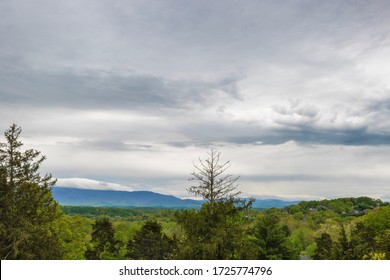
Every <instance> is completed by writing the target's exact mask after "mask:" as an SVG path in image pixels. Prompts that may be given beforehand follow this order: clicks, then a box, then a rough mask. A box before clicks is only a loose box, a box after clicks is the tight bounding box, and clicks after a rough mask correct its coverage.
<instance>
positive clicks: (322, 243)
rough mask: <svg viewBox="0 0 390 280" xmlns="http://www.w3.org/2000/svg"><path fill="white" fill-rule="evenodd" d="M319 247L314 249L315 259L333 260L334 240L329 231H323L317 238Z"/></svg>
mask: <svg viewBox="0 0 390 280" xmlns="http://www.w3.org/2000/svg"><path fill="white" fill-rule="evenodd" d="M315 241H316V244H317V248H316V249H315V251H314V255H313V259H315V260H331V259H333V256H334V255H333V241H332V237H331V236H330V235H329V234H328V233H325V232H324V233H322V234H321V235H320V236H318V237H317V238H316V240H315Z"/></svg>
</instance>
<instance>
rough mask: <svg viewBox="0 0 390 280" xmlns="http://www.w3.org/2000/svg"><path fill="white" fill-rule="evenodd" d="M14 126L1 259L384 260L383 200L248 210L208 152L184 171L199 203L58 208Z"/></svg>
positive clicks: (3, 154)
mask: <svg viewBox="0 0 390 280" xmlns="http://www.w3.org/2000/svg"><path fill="white" fill-rule="evenodd" d="M20 134H21V128H20V127H18V126H17V125H15V124H14V125H12V126H11V127H10V128H9V129H8V130H7V131H6V132H5V134H4V135H5V139H6V142H5V143H0V258H1V259H2V260H5V259H24V260H30V259H64V260H65V259H66V260H68V259H69V260H83V259H91V260H115V259H120V260H123V259H134V260H152V259H154V260H155V259H157V260H163V259H190V260H191V259H193V260H208V259H221V260H228V259H236V260H240V259H262V260H294V259H301V260H306V259H314V260H349V259H353V260H355V259H370V260H381V259H390V206H389V203H387V202H383V201H381V200H378V199H373V198H369V197H357V198H353V197H350V198H338V199H329V200H321V201H302V202H299V203H298V204H295V205H291V206H287V207H284V208H271V209H255V208H253V207H252V204H253V199H252V198H249V199H242V198H240V194H241V193H240V191H238V190H237V183H236V182H237V180H238V179H239V177H236V176H233V175H231V174H228V168H229V167H230V162H229V161H227V162H223V161H221V159H220V155H221V154H220V152H218V151H216V150H211V151H210V152H209V154H208V155H209V157H208V158H207V159H206V160H199V163H198V164H195V165H194V172H193V173H191V181H192V183H193V185H192V186H191V187H190V188H189V189H188V191H189V192H190V193H192V194H194V195H198V196H200V197H202V198H203V199H204V201H205V202H204V203H203V205H202V207H201V208H200V209H158V208H98V207H78V206H60V205H59V204H58V203H57V202H56V201H55V200H54V199H53V196H52V193H51V187H52V186H54V185H55V183H56V180H55V179H54V178H52V176H51V175H50V174H45V175H41V174H40V165H41V163H42V162H43V161H44V160H45V159H46V158H45V156H42V155H41V152H40V151H37V150H25V151H23V150H22V146H23V143H22V142H21V141H20V140H19V136H20Z"/></svg>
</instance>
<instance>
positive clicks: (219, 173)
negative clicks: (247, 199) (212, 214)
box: [188, 149, 241, 205]
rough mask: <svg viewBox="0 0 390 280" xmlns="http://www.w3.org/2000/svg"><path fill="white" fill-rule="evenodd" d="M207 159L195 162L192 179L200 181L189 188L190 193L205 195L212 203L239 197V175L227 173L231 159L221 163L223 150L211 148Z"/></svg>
mask: <svg viewBox="0 0 390 280" xmlns="http://www.w3.org/2000/svg"><path fill="white" fill-rule="evenodd" d="M208 155H209V158H207V159H206V160H201V159H199V164H198V165H196V164H195V163H194V171H193V172H192V173H191V177H190V179H189V180H190V181H195V182H198V184H197V185H193V186H191V187H190V188H189V189H188V192H189V193H193V194H195V195H198V196H201V197H203V198H204V199H205V200H207V201H208V202H209V203H210V204H211V205H213V204H214V203H215V202H217V201H220V200H224V199H229V198H232V197H237V196H238V195H240V194H241V192H240V191H236V189H237V186H238V184H237V180H238V178H239V176H233V175H231V174H226V171H227V169H228V168H229V167H230V166H231V164H230V161H226V162H225V163H221V159H220V157H221V152H218V151H216V150H214V149H211V150H210V152H209V153H208Z"/></svg>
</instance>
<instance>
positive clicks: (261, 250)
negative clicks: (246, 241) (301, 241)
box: [254, 213, 298, 260]
mask: <svg viewBox="0 0 390 280" xmlns="http://www.w3.org/2000/svg"><path fill="white" fill-rule="evenodd" d="M254 235H255V238H256V239H255V240H254V243H255V245H256V248H257V250H258V253H257V254H258V255H257V258H258V259H261V260H290V259H297V258H298V250H297V249H295V248H294V246H293V243H292V241H291V240H290V239H289V237H290V230H289V228H288V227H287V225H281V224H280V218H279V217H278V216H277V215H276V214H274V213H266V214H265V215H264V216H262V217H261V218H260V219H259V221H258V223H257V225H256V227H255V233H254Z"/></svg>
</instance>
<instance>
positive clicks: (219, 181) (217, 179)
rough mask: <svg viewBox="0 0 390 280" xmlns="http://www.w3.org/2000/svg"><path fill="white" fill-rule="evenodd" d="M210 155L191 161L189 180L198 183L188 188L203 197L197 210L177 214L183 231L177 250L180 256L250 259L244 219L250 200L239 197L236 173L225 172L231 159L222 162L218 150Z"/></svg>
mask: <svg viewBox="0 0 390 280" xmlns="http://www.w3.org/2000/svg"><path fill="white" fill-rule="evenodd" d="M208 155H209V158H207V159H206V160H201V159H199V164H198V165H196V164H194V171H193V172H192V173H191V178H190V181H194V182H197V184H194V185H192V186H191V187H190V188H189V189H188V191H189V193H193V194H195V195H197V196H201V197H202V198H203V199H205V200H206V202H205V203H203V205H202V208H201V209H200V210H199V211H196V210H186V211H179V212H177V213H176V215H175V218H176V221H177V223H178V224H179V225H180V226H181V227H182V229H183V230H184V232H185V238H184V240H183V241H182V244H181V246H180V249H179V251H178V253H177V257H178V258H183V259H245V258H251V257H252V255H251V254H250V252H251V250H250V246H249V241H248V237H247V236H248V235H247V227H246V222H247V221H248V220H249V216H248V215H246V214H247V210H249V208H250V207H251V205H252V203H253V199H252V198H250V199H241V198H239V197H238V196H239V195H240V194H241V192H240V191H237V186H238V185H237V180H238V178H239V177H238V176H233V175H231V174H228V173H226V171H227V169H228V168H229V167H230V162H229V161H227V162H225V163H221V158H220V157H221V153H220V152H218V151H216V150H213V149H212V150H211V151H210V152H209V153H208Z"/></svg>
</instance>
